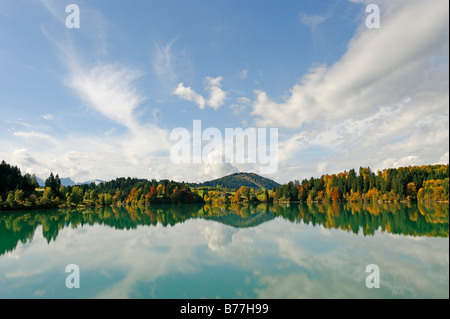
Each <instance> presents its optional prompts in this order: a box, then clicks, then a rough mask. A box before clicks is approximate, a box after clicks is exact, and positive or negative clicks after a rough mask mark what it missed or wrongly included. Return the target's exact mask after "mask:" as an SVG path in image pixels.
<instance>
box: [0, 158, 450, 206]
mask: <svg viewBox="0 0 450 319" xmlns="http://www.w3.org/2000/svg"><path fill="white" fill-rule="evenodd" d="M235 185H236V188H231V189H229V188H226V187H223V186H220V185H216V186H201V187H192V186H190V185H189V184H188V183H184V182H181V183H180V182H175V181H170V180H161V181H156V180H155V179H153V180H146V179H138V178H130V177H128V178H124V177H121V178H117V179H115V180H112V181H109V182H104V183H100V184H98V185H97V184H95V183H91V184H85V185H75V186H64V185H61V179H60V178H59V176H58V175H56V176H55V175H53V173H51V174H50V176H49V177H48V178H47V179H46V180H45V186H44V187H43V188H40V187H39V185H38V183H37V180H36V177H35V176H33V175H30V174H25V175H23V176H22V174H21V172H20V169H19V168H18V167H16V166H11V165H9V164H7V163H5V161H2V163H1V164H0V210H15V209H36V208H74V207H97V206H146V205H151V204H181V203H202V204H205V203H206V204H212V203H222V204H229V203H259V202H281V203H289V202H297V201H298V202H334V203H337V202H399V201H448V200H449V165H448V164H447V165H426V166H420V167H419V166H409V167H400V168H395V169H394V168H392V169H385V170H383V171H378V172H376V173H375V172H372V171H371V169H370V168H363V167H361V168H360V169H359V173H357V172H356V170H355V169H351V170H350V171H348V172H343V173H339V174H332V175H323V176H321V177H320V178H314V177H311V178H310V179H309V180H308V179H304V180H303V181H302V182H301V183H300V182H299V181H291V182H289V183H286V184H283V185H281V186H279V187H273V188H272V189H271V190H270V189H267V188H257V189H255V188H252V187H249V186H246V185H243V186H240V187H238V186H239V185H238V184H235Z"/></svg>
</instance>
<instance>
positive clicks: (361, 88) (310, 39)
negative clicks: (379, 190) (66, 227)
mask: <svg viewBox="0 0 450 319" xmlns="http://www.w3.org/2000/svg"><path fill="white" fill-rule="evenodd" d="M0 2H1V5H0V136H1V138H0V159H1V160H5V161H6V162H7V163H9V164H13V165H17V166H19V168H20V169H21V171H22V173H23V174H24V173H30V174H36V176H38V177H40V178H43V179H45V178H46V177H48V175H49V174H50V172H53V173H54V174H56V173H57V174H59V176H60V177H70V178H72V179H73V180H74V181H75V182H83V181H87V180H91V179H101V180H110V179H114V178H117V177H128V176H129V177H138V178H147V179H153V178H155V179H157V180H161V179H166V178H167V179H173V180H176V181H186V182H202V181H207V180H211V179H214V178H218V177H221V176H224V175H227V174H230V173H235V172H255V173H261V172H262V173H261V175H263V176H265V177H268V178H271V179H273V180H275V181H277V182H279V183H286V182H288V181H293V180H302V179H304V178H310V177H320V176H321V175H323V174H333V173H338V172H342V171H348V170H350V169H351V168H356V169H359V167H361V166H362V167H370V168H371V169H372V170H373V171H376V170H382V169H385V168H394V167H400V166H408V165H430V164H447V163H448V162H449V88H448V87H449V83H448V82H449V81H448V80H449V65H448V63H449V59H448V57H449V51H448V50H449V42H448V41H449V40H448V38H449V34H448V33H449V31H448V30H449V13H448V12H449V4H448V1H446V0H432V1H429V0H396V1H387V0H386V1H381V0H380V1H374V0H369V1H365V0H351V1H345V0H329V1H325V0H324V1H312V0H310V1H306V0H305V1H300V0H295V1H294V0H293V1H288V0H282V1H272V0H258V1H256V0H248V1H238V0H228V1H219V0H189V1H186V0H165V1H149V0H133V1H124V0H114V1H107V0H96V1H87V0H85V1H75V0H71V1H65V0H33V1H29V0H0ZM71 4H75V5H76V6H77V7H78V9H79V12H78V13H79V15H78V17H79V26H78V27H72V28H70V27H68V26H73V23H74V22H76V20H75V14H76V12H74V11H72V10H67V12H66V8H67V7H68V6H69V5H71ZM370 4H376V6H377V7H378V8H379V28H369V27H368V24H367V21H368V20H369V22H370V21H375V20H370V19H372V18H373V16H372V14H374V12H373V11H368V12H366V7H367V6H368V5H370ZM368 18H370V19H368ZM71 23H72V24H71ZM198 120H199V121H201V122H200V123H201V132H202V133H204V132H205V130H207V129H208V128H214V129H216V131H219V132H221V133H222V139H221V140H220V139H216V136H214V137H215V138H214V141H215V142H223V143H224V144H225V143H226V138H225V132H226V129H227V128H232V129H236V128H241V129H242V130H247V129H250V130H253V129H254V130H255V131H256V130H262V131H265V132H267V136H269V131H270V129H276V130H277V132H278V136H277V139H276V141H277V143H276V144H275V143H272V142H271V141H269V139H267V142H266V140H264V142H266V143H264V142H263V140H259V139H258V140H257V145H253V144H252V147H253V146H255V147H256V146H257V147H258V150H259V149H260V148H262V146H264V145H266V146H268V147H269V146H274V145H275V146H276V150H277V152H276V155H277V157H276V159H277V161H276V163H277V165H276V169H275V170H274V171H273V172H265V171H264V170H263V169H262V168H264V165H265V164H266V163H264V162H263V161H262V160H259V158H258V159H257V160H256V161H251V160H250V158H249V157H246V158H245V159H246V160H245V161H244V163H239V162H238V161H237V160H236V159H234V160H233V159H231V160H225V159H224V157H221V155H223V154H221V153H220V152H219V153H217V149H215V148H208V147H207V146H208V140H207V139H205V138H204V140H203V141H200V146H201V150H202V152H203V153H202V155H203V157H202V159H201V161H200V162H199V163H197V162H196V161H195V160H194V158H192V160H191V161H190V162H187V163H178V162H176V161H174V158H173V156H172V151H173V150H174V147H175V146H176V145H178V146H180V145H181V144H182V143H181V142H180V140H176V139H171V133H173V132H174V131H175V130H177V129H180V128H181V129H184V130H185V131H186V132H189V133H190V140H188V141H187V142H188V143H184V144H183V145H188V146H189V147H191V150H193V148H192V147H195V146H193V145H194V144H195V141H194V137H195V136H196V135H195V134H194V131H195V130H194V121H198ZM247 132H249V131H247ZM251 132H254V131H251ZM212 140H213V139H211V140H209V141H212ZM184 142H186V140H185V141H184ZM271 143H272V144H271ZM245 147H248V148H249V150H250V147H251V146H250V144H244V148H245ZM237 148H239V147H237ZM267 149H269V148H267ZM218 154H219V155H218ZM245 154H247V155H248V154H249V151H248V152H247V153H245ZM258 154H259V153H258ZM270 154H271V155H273V154H275V153H273V154H272V153H270ZM264 172H265V173H264Z"/></svg>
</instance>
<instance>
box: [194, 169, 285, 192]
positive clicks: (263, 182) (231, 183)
mask: <svg viewBox="0 0 450 319" xmlns="http://www.w3.org/2000/svg"><path fill="white" fill-rule="evenodd" d="M196 186H198V187H201V186H210V187H216V186H220V187H226V188H229V189H232V188H239V187H241V186H248V187H251V188H254V189H261V188H267V189H272V188H273V187H280V184H278V183H277V182H274V181H273V180H271V179H268V178H265V177H262V176H259V175H257V174H255V173H234V174H231V175H228V176H224V177H221V178H218V179H214V180H212V181H208V182H204V183H201V184H197V185H196Z"/></svg>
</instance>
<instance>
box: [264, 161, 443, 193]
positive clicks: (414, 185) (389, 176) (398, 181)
mask: <svg viewBox="0 0 450 319" xmlns="http://www.w3.org/2000/svg"><path fill="white" fill-rule="evenodd" d="M273 200H274V201H279V202H290V201H300V202H358V201H367V202H380V201H382V202H398V201H403V200H406V201H448V200H449V165H448V164H447V165H424V166H420V167H419V166H408V167H400V168H390V169H385V170H382V171H377V172H376V173H375V172H373V171H372V170H371V169H370V167H366V168H363V167H360V169H359V172H358V173H357V172H356V170H355V169H351V170H349V171H348V172H347V171H345V172H342V173H339V174H332V175H328V174H327V175H322V176H321V177H320V178H313V177H311V178H310V179H304V180H303V181H302V182H301V183H300V182H299V181H297V180H296V181H293V182H289V183H287V184H283V185H281V186H280V187H278V188H275V189H273Z"/></svg>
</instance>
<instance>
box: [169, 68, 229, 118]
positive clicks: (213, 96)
mask: <svg viewBox="0 0 450 319" xmlns="http://www.w3.org/2000/svg"><path fill="white" fill-rule="evenodd" d="M204 86H205V90H206V91H207V92H209V99H205V98H204V97H203V96H202V95H200V94H198V93H197V92H195V91H194V90H193V89H192V88H191V87H186V86H184V83H183V82H181V83H180V84H178V86H177V87H176V88H175V89H174V90H173V91H172V93H173V94H175V95H176V96H178V97H179V98H180V99H182V100H186V101H191V102H194V103H195V104H197V105H198V107H199V108H200V109H204V108H205V105H208V106H210V107H212V108H213V109H215V110H218V109H219V108H220V107H221V106H222V105H223V104H224V103H225V99H226V97H227V93H226V92H225V91H224V90H222V77H221V76H219V77H217V78H212V77H206V79H205V81H204Z"/></svg>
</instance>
